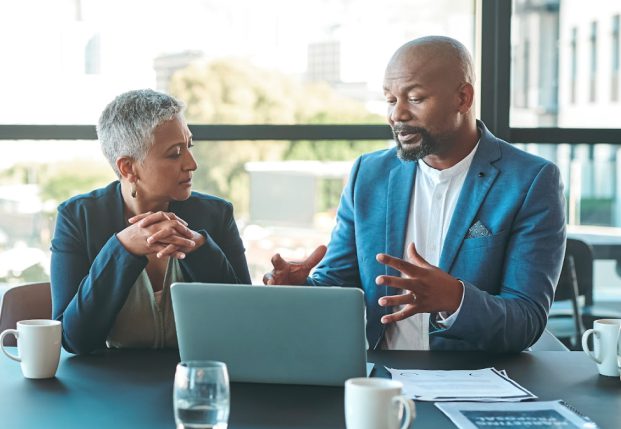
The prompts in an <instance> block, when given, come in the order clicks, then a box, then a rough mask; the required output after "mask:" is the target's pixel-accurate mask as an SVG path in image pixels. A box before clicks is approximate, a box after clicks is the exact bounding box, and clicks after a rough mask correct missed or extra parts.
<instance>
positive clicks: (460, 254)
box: [309, 121, 565, 352]
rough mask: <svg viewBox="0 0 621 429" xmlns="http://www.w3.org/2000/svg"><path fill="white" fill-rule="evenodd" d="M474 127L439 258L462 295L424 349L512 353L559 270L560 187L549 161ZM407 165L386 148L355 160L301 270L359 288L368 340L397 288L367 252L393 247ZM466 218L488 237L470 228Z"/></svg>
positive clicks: (530, 332) (529, 338) (405, 202)
mask: <svg viewBox="0 0 621 429" xmlns="http://www.w3.org/2000/svg"><path fill="white" fill-rule="evenodd" d="M478 126H479V129H480V131H481V139H480V142H479V146H478V148H477V151H476V154H475V156H474V158H473V161H472V164H471V167H470V170H469V171H468V174H467V177H466V179H465V182H464V185H463V188H462V191H461V194H460V195H459V199H458V201H457V205H456V207H455V212H454V214H453V218H452V219H451V223H450V227H449V230H448V233H447V235H446V239H445V242H444V246H443V248H442V253H441V256H440V264H439V267H440V268H441V269H442V270H443V271H446V272H448V273H450V274H451V275H452V276H454V277H456V278H458V279H460V280H462V281H463V282H464V285H465V290H464V298H463V301H462V306H461V310H460V312H459V314H458V315H457V318H456V320H455V322H454V323H453V325H452V326H451V327H450V328H448V329H442V328H439V327H437V326H434V325H433V323H431V324H430V325H431V326H430V340H429V341H430V348H431V349H432V350H443V349H447V350H488V351H496V352H506V351H521V350H524V349H525V348H527V347H529V346H530V345H532V344H533V343H534V342H535V341H536V340H537V339H538V338H539V336H540V335H541V333H542V332H543V330H544V328H545V326H546V322H547V314H548V311H549V309H550V305H551V302H552V298H553V294H554V288H555V287H556V283H557V281H558V278H559V275H560V270H561V265H562V260H563V255H564V252H565V208H564V197H563V187H562V183H561V180H560V174H559V170H558V168H557V167H556V166H555V165H554V164H552V163H551V162H549V161H546V160H544V159H542V158H540V157H537V156H534V155H531V154H528V153H526V152H523V151H521V150H519V149H516V148H514V147H513V146H511V145H510V144H508V143H506V142H504V141H502V140H500V139H498V138H496V137H495V136H494V135H492V133H490V132H489V131H488V130H487V128H486V127H485V125H483V123H482V122H480V121H479V122H478ZM416 166H417V164H416V163H415V162H404V161H401V160H400V159H399V158H397V155H396V149H395V148H393V149H389V150H383V151H379V152H374V153H370V154H366V155H363V156H361V157H360V158H358V160H356V162H355V163H354V166H353V168H352V171H351V174H350V177H349V182H348V184H347V186H346V188H345V190H344V192H343V195H342V197H341V203H340V206H339V209H338V212H337V224H336V226H335V228H334V231H333V232H332V238H331V241H330V245H329V246H328V253H327V254H326V256H325V258H324V259H323V261H322V262H321V264H320V265H319V266H318V267H317V269H316V270H315V272H314V273H313V275H312V277H311V278H309V284H315V285H320V284H321V285H338V286H356V287H360V288H362V289H363V290H364V292H365V300H366V305H367V339H368V341H369V344H370V345H371V347H378V346H379V345H380V343H381V340H382V338H383V335H384V329H385V326H384V325H382V324H381V323H380V318H381V317H382V316H383V315H385V314H387V313H388V312H390V311H391V310H390V309H386V308H384V307H380V306H379V305H378V303H377V301H378V299H379V298H380V297H382V296H385V295H392V294H395V293H398V292H399V290H397V289H393V288H389V287H387V286H381V287H380V286H377V285H376V284H375V278H376V277H377V276H378V275H381V274H388V275H396V276H398V275H400V274H399V273H398V272H397V271H396V270H394V269H392V268H389V267H386V266H384V265H382V264H380V263H378V262H377V261H376V259H375V256H376V255H377V254H378V253H381V252H383V253H387V254H390V255H393V256H397V257H401V255H402V254H403V249H404V245H405V234H406V227H407V222H408V213H409V206H410V201H411V196H412V191H413V189H414V178H415V176H416ZM435 221H436V220H435V219H419V220H418V222H435ZM475 224H477V226H478V225H480V224H482V225H483V226H484V227H485V228H486V229H487V230H488V231H489V235H488V234H485V236H481V235H480V234H473V233H472V232H473V229H471V228H472V226H473V225H475ZM469 231H470V233H469ZM433 316H434V315H432V320H434V319H433Z"/></svg>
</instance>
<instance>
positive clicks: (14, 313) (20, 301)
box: [0, 282, 52, 346]
mask: <svg viewBox="0 0 621 429" xmlns="http://www.w3.org/2000/svg"><path fill="white" fill-rule="evenodd" d="M51 317H52V294H51V290H50V283H49V282H44V283H29V284H24V285H19V286H14V287H11V288H9V289H8V290H7V291H6V292H5V293H4V296H3V297H2V306H1V307H0V332H1V331H4V330H5V329H15V328H16V326H17V322H18V321H20V320H28V319H50V318H51ZM4 345H5V346H15V345H16V341H15V337H13V336H12V335H7V336H6V337H4Z"/></svg>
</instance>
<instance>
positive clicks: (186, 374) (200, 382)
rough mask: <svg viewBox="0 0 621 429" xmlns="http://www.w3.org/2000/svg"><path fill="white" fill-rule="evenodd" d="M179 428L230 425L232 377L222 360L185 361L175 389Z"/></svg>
mask: <svg viewBox="0 0 621 429" xmlns="http://www.w3.org/2000/svg"><path fill="white" fill-rule="evenodd" d="M174 407H175V422H176V423H177V427H178V428H193V429H207V428H212V429H226V427H227V425H228V419H229V380H228V373H227V370H226V365H225V364H223V363H221V362H208V361H203V362H196V361H194V362H182V363H180V364H179V365H177V371H176V373H175V389H174Z"/></svg>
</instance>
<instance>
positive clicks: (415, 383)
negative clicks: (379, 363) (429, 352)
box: [387, 368, 537, 402]
mask: <svg viewBox="0 0 621 429" xmlns="http://www.w3.org/2000/svg"><path fill="white" fill-rule="evenodd" d="M387 369H388V371H389V372H390V373H391V375H392V379H393V380H398V381H400V382H402V383H403V394H404V395H406V396H408V397H410V398H413V399H415V400H418V401H480V402H492V401H524V400H527V399H535V398H537V397H536V396H535V395H533V394H532V393H531V392H529V391H528V390H526V389H525V388H524V387H522V386H520V385H519V384H518V383H517V382H515V381H513V380H511V379H510V378H509V377H508V376H507V375H506V373H505V372H503V371H498V370H497V369H495V368H485V369H475V370H450V371H436V370H418V369H391V368H387Z"/></svg>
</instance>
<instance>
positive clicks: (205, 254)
mask: <svg viewBox="0 0 621 429" xmlns="http://www.w3.org/2000/svg"><path fill="white" fill-rule="evenodd" d="M214 231H215V232H214V234H213V235H211V234H209V232H207V231H206V230H205V229H201V230H199V231H198V232H199V233H200V234H202V235H203V236H204V237H205V239H206V241H205V244H204V245H203V246H202V247H201V248H200V249H198V250H196V251H194V252H192V253H189V254H188V255H187V257H186V258H185V259H183V260H182V261H181V265H182V267H183V268H184V272H185V274H186V275H188V276H189V278H187V279H186V280H188V281H193V282H204V283H241V284H250V273H249V272H248V264H247V262H246V255H245V249H244V244H243V243H242V240H241V237H240V235H239V231H238V229H237V224H236V223H235V219H234V217H233V205H232V204H231V203H228V202H227V203H226V204H225V206H224V210H223V214H222V218H221V225H220V226H219V227H218V228H216V229H215V230H214Z"/></svg>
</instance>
